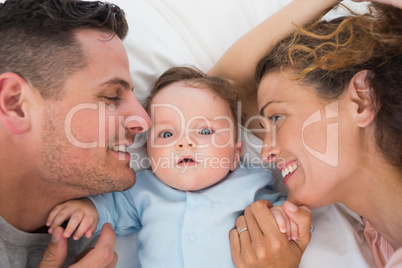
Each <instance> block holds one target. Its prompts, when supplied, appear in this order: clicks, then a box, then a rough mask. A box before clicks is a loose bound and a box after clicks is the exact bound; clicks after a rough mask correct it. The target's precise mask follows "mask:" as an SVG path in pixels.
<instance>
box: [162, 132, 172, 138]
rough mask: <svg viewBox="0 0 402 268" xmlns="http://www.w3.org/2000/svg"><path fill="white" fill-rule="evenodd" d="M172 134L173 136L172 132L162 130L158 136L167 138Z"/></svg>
mask: <svg viewBox="0 0 402 268" xmlns="http://www.w3.org/2000/svg"><path fill="white" fill-rule="evenodd" d="M172 136H173V133H172V132H170V131H163V132H162V133H161V134H159V137H161V138H169V137H172Z"/></svg>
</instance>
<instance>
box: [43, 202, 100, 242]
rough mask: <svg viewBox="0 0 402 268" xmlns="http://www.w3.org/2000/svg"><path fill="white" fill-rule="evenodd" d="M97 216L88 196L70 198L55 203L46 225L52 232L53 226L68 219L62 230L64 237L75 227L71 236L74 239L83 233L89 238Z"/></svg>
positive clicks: (69, 234) (94, 227) (68, 235)
mask: <svg viewBox="0 0 402 268" xmlns="http://www.w3.org/2000/svg"><path fill="white" fill-rule="evenodd" d="M98 217H99V216H98V212H97V211H96V208H95V205H94V204H93V203H92V201H91V200H89V199H88V198H82V199H77V200H70V201H67V202H65V203H62V204H60V205H57V206H56V207H55V208H54V209H53V210H52V212H50V214H49V217H48V219H47V222H46V226H48V227H49V233H52V232H53V230H54V228H55V227H57V226H60V225H61V224H63V222H64V221H66V220H67V219H70V220H69V221H68V224H67V227H66V229H65V230H64V233H63V236H64V237H67V238H68V237H70V236H71V234H72V233H73V232H74V230H76V229H77V230H76V231H75V233H74V236H73V239H74V240H78V239H80V238H81V236H82V235H83V234H84V233H85V236H86V237H87V238H90V237H91V236H92V234H93V233H94V232H95V230H96V224H97V223H98ZM77 226H78V228H77Z"/></svg>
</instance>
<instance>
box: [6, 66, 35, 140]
mask: <svg viewBox="0 0 402 268" xmlns="http://www.w3.org/2000/svg"><path fill="white" fill-rule="evenodd" d="M27 90H31V88H30V86H29V85H28V83H27V82H26V81H25V80H24V79H23V78H22V77H20V76H19V75H17V74H15V73H2V74H1V75H0V121H2V123H3V125H4V126H5V127H6V128H7V129H8V130H9V131H10V132H12V133H15V134H21V133H24V132H26V131H27V130H29V129H30V128H31V119H30V116H29V101H28V100H27V95H28V94H27Z"/></svg>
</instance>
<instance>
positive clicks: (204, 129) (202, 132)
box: [198, 128, 213, 135]
mask: <svg viewBox="0 0 402 268" xmlns="http://www.w3.org/2000/svg"><path fill="white" fill-rule="evenodd" d="M198 133H200V134H201V135H211V134H212V133H213V131H212V129H209V128H203V129H201V130H200V131H199V132H198Z"/></svg>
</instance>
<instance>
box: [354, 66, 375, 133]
mask: <svg viewBox="0 0 402 268" xmlns="http://www.w3.org/2000/svg"><path fill="white" fill-rule="evenodd" d="M369 75H371V73H370V71H368V70H363V71H360V72H358V73H356V74H355V75H354V76H353V77H352V79H351V80H350V83H349V92H350V96H351V100H352V101H353V102H354V103H355V104H357V106H355V107H357V108H356V109H355V110H354V111H353V112H354V113H355V118H356V123H357V125H358V126H359V127H361V128H365V127H367V126H369V125H370V124H371V123H372V122H373V120H374V118H375V115H376V113H377V109H376V105H375V94H374V91H373V89H372V88H371V87H370V84H369V79H368V76H369Z"/></svg>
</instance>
